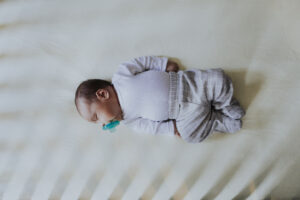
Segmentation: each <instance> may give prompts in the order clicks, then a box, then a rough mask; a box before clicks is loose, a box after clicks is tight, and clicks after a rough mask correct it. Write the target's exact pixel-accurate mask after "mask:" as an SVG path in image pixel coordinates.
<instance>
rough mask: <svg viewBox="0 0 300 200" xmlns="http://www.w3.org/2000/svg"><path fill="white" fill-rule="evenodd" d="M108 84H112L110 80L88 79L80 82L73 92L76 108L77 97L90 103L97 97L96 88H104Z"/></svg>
mask: <svg viewBox="0 0 300 200" xmlns="http://www.w3.org/2000/svg"><path fill="white" fill-rule="evenodd" d="M109 86H113V85H112V83H111V82H109V81H106V80H101V79H88V80H85V81H83V82H81V83H80V84H79V86H78V87H77V90H76V93H75V105H76V108H77V100H78V98H80V97H83V98H85V99H86V100H87V101H88V103H92V102H94V101H95V100H96V99H97V96H96V92H97V90H99V89H104V88H107V87H109Z"/></svg>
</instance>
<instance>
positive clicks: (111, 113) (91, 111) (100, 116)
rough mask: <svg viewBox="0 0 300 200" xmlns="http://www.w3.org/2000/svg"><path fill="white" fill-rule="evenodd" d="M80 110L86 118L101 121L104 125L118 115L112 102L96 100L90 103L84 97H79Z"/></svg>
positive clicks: (95, 121)
mask: <svg viewBox="0 0 300 200" xmlns="http://www.w3.org/2000/svg"><path fill="white" fill-rule="evenodd" d="M78 111H79V113H80V115H81V116H82V117H83V118H84V119H85V120H87V121H89V122H94V123H101V124H102V126H104V125H105V124H107V123H109V122H111V121H112V120H114V119H115V118H116V117H117V116H116V114H115V113H116V111H115V108H114V106H113V105H112V103H110V102H100V101H95V102H92V103H88V102H87V101H86V100H85V99H84V98H79V99H78Z"/></svg>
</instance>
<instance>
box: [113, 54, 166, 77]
mask: <svg viewBox="0 0 300 200" xmlns="http://www.w3.org/2000/svg"><path fill="white" fill-rule="evenodd" d="M167 62H168V58H167V57H158V56H141V57H137V58H133V59H131V60H130V61H127V62H123V63H121V64H120V66H119V69H118V71H117V73H116V74H118V75H121V76H134V75H136V74H138V73H141V72H144V71H147V70H155V71H166V67H167Z"/></svg>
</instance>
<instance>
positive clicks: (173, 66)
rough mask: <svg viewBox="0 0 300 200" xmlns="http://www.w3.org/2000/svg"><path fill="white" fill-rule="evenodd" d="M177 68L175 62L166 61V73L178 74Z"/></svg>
mask: <svg viewBox="0 0 300 200" xmlns="http://www.w3.org/2000/svg"><path fill="white" fill-rule="evenodd" d="M178 70H179V66H178V64H177V63H176V62H174V61H170V60H168V63H167V67H166V72H178Z"/></svg>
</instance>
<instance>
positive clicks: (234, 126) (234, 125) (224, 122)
mask: <svg viewBox="0 0 300 200" xmlns="http://www.w3.org/2000/svg"><path fill="white" fill-rule="evenodd" d="M215 114H216V119H215V127H214V129H215V130H216V131H218V132H223V133H235V132H237V131H239V130H240V129H241V128H242V120H240V119H233V118H230V117H227V116H225V115H223V114H221V113H219V112H216V113H215Z"/></svg>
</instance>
